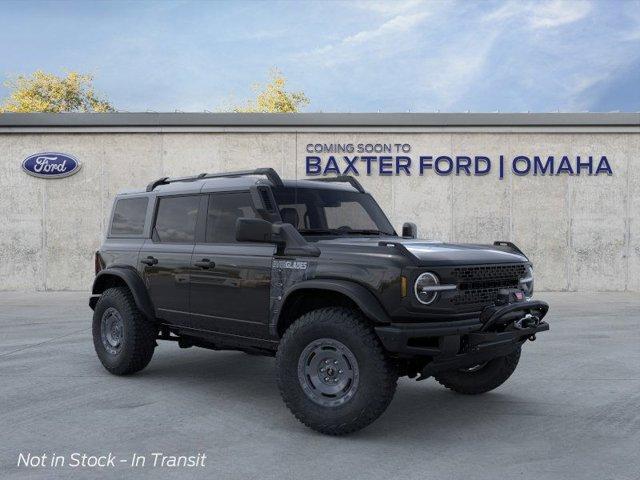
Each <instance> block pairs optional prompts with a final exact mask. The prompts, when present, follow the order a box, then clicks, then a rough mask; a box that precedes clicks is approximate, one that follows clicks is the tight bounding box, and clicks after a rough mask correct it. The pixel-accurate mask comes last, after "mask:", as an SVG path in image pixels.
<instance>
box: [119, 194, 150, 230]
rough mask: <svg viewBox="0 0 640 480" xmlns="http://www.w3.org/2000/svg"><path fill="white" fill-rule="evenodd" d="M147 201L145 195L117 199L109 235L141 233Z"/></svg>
mask: <svg viewBox="0 0 640 480" xmlns="http://www.w3.org/2000/svg"><path fill="white" fill-rule="evenodd" d="M148 203H149V199H148V198H146V197H142V198H122V199H120V200H118V201H117V202H116V207H115V209H114V211H113V221H112V223H111V235H141V234H142V231H143V229H144V219H145V217H146V216H147V204H148Z"/></svg>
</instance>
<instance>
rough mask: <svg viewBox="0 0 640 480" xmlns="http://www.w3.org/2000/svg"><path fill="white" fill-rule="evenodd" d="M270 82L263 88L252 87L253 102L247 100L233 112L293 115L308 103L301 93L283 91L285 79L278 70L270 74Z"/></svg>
mask: <svg viewBox="0 0 640 480" xmlns="http://www.w3.org/2000/svg"><path fill="white" fill-rule="evenodd" d="M270 78H271V81H270V82H269V83H267V84H266V85H265V86H264V88H261V86H260V85H259V84H258V85H254V87H253V88H254V90H255V92H256V98H255V100H249V101H248V102H247V104H246V105H245V106H244V107H236V108H234V109H233V111H234V112H242V113H249V112H259V113H295V112H298V111H300V109H301V108H302V107H304V106H305V105H307V104H308V103H309V99H308V98H307V96H306V95H305V94H304V93H303V92H288V91H286V90H285V85H286V83H287V79H286V78H285V76H284V75H283V74H282V72H280V71H279V70H278V69H276V68H274V69H273V70H272V71H271V73H270Z"/></svg>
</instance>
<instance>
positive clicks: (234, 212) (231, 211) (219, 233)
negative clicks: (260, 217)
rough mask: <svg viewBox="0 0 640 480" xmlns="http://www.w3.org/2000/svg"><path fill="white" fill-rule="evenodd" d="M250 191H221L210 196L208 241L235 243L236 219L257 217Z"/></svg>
mask: <svg viewBox="0 0 640 480" xmlns="http://www.w3.org/2000/svg"><path fill="white" fill-rule="evenodd" d="M251 205H252V204H251V195H250V194H249V193H244V192H243V193H219V194H216V195H211V196H210V197H209V209H208V211H207V233H206V237H205V238H206V240H205V241H206V242H207V243H235V242H236V220H237V219H239V218H243V217H244V218H257V215H256V213H255V211H254V210H253V207H252V206H251Z"/></svg>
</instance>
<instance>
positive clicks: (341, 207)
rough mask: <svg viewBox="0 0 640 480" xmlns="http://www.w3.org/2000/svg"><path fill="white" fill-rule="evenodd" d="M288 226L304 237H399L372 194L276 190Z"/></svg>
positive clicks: (279, 206)
mask: <svg viewBox="0 0 640 480" xmlns="http://www.w3.org/2000/svg"><path fill="white" fill-rule="evenodd" d="M273 193H274V195H275V198H276V202H278V208H279V209H280V216H281V217H282V221H283V222H284V223H290V224H292V225H293V226H294V227H296V229H298V231H299V232H300V233H301V234H303V235H394V236H395V235H396V233H395V231H394V230H393V227H392V226H391V224H390V223H389V220H387V217H386V216H385V214H384V212H383V211H382V209H381V208H380V207H379V206H378V204H377V203H376V201H375V200H374V199H373V197H372V196H371V195H369V194H368V193H359V192H349V191H345V190H330V189H314V188H293V187H282V188H275V189H274V190H273Z"/></svg>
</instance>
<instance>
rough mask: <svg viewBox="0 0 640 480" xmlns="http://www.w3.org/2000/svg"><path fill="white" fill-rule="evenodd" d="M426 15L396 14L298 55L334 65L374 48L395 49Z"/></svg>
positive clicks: (381, 51) (378, 50)
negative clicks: (381, 21)
mask: <svg viewBox="0 0 640 480" xmlns="http://www.w3.org/2000/svg"><path fill="white" fill-rule="evenodd" d="M427 17H428V13H427V12H415V13H407V14H402V15H396V16H395V17H393V18H391V19H390V20H387V21H386V22H384V23H382V24H381V25H379V26H378V27H376V28H373V29H369V30H361V31H360V32H357V33H355V34H353V35H349V36H347V37H345V38H343V39H342V40H341V41H339V42H337V43H332V44H329V45H325V46H323V47H320V48H317V49H315V50H312V51H311V52H306V53H302V54H300V55H298V57H299V58H300V59H307V60H313V59H317V60H320V61H322V62H323V63H324V64H325V65H335V64H338V63H345V62H351V61H354V60H357V59H359V58H361V57H362V56H363V55H365V54H367V53H369V52H376V54H377V55H384V54H385V53H391V52H397V51H399V50H402V49H404V48H406V46H407V44H408V42H407V41H406V35H407V33H409V32H410V31H412V30H414V29H415V28H416V27H417V26H419V25H420V24H422V23H423V22H424V20H425V19H426V18H427Z"/></svg>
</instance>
